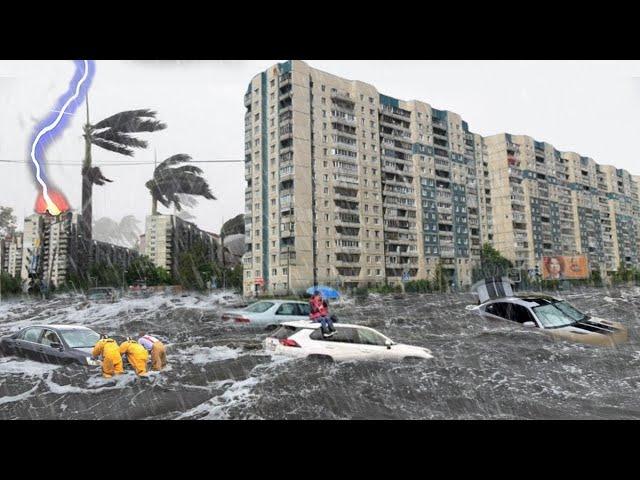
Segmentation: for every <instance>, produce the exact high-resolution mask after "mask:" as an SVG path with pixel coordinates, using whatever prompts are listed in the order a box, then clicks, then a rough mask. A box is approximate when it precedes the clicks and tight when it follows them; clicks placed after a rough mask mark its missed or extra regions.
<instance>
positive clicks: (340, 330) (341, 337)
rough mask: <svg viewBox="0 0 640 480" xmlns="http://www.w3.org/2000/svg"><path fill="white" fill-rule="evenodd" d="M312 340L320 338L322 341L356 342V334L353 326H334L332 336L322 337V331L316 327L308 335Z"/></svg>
mask: <svg viewBox="0 0 640 480" xmlns="http://www.w3.org/2000/svg"><path fill="white" fill-rule="evenodd" d="M309 338H311V339H312V340H321V341H323V342H340V343H358V334H357V332H356V329H355V328H349V327H338V326H336V333H335V335H333V336H332V337H329V338H324V337H323V336H322V331H321V330H320V329H319V328H318V329H316V330H314V332H313V333H312V334H311V335H309Z"/></svg>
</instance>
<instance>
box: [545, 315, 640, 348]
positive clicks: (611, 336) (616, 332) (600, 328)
mask: <svg viewBox="0 0 640 480" xmlns="http://www.w3.org/2000/svg"><path fill="white" fill-rule="evenodd" d="M547 331H548V332H549V333H551V335H553V336H554V337H557V338H562V339H566V340H571V341H574V342H580V343H586V344H588V345H604V346H611V347H612V346H615V345H619V344H621V343H625V342H627V340H628V339H629V335H628V332H627V328H626V327H625V326H624V325H622V324H621V323H619V322H613V321H610V320H605V319H603V318H598V317H591V318H589V319H588V320H583V321H580V322H577V323H575V324H573V325H570V326H568V327H562V328H555V329H551V330H547Z"/></svg>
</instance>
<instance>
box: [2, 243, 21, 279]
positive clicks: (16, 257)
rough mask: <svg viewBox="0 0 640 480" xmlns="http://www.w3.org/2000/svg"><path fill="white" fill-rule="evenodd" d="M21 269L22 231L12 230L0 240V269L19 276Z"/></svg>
mask: <svg viewBox="0 0 640 480" xmlns="http://www.w3.org/2000/svg"><path fill="white" fill-rule="evenodd" d="M21 269H22V232H14V233H12V234H11V235H7V237H6V238H4V239H2V240H0V270H1V271H2V272H3V273H5V274H8V275H11V276H12V277H16V278H20V271H21Z"/></svg>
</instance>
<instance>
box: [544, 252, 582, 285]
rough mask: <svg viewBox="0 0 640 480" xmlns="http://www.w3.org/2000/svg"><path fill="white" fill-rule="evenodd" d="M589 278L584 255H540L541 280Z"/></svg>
mask: <svg viewBox="0 0 640 480" xmlns="http://www.w3.org/2000/svg"><path fill="white" fill-rule="evenodd" d="M581 278H589V263H588V261H587V257H586V255H574V256H567V255H557V256H554V257H542V279H543V280H578V279H581Z"/></svg>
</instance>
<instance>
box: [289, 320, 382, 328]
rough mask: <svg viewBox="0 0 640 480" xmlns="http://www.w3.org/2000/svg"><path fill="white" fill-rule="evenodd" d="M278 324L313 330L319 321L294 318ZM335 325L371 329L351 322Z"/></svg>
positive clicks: (318, 326)
mask: <svg viewBox="0 0 640 480" xmlns="http://www.w3.org/2000/svg"><path fill="white" fill-rule="evenodd" d="M280 325H285V326H287V327H296V328H305V329H310V330H315V329H318V328H320V326H321V324H320V322H312V321H311V320H294V321H292V322H282V323H281V324H280ZM336 327H357V328H368V329H369V330H373V329H372V328H369V327H365V326H364V325H354V324H351V323H342V322H340V323H339V324H337V325H336Z"/></svg>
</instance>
